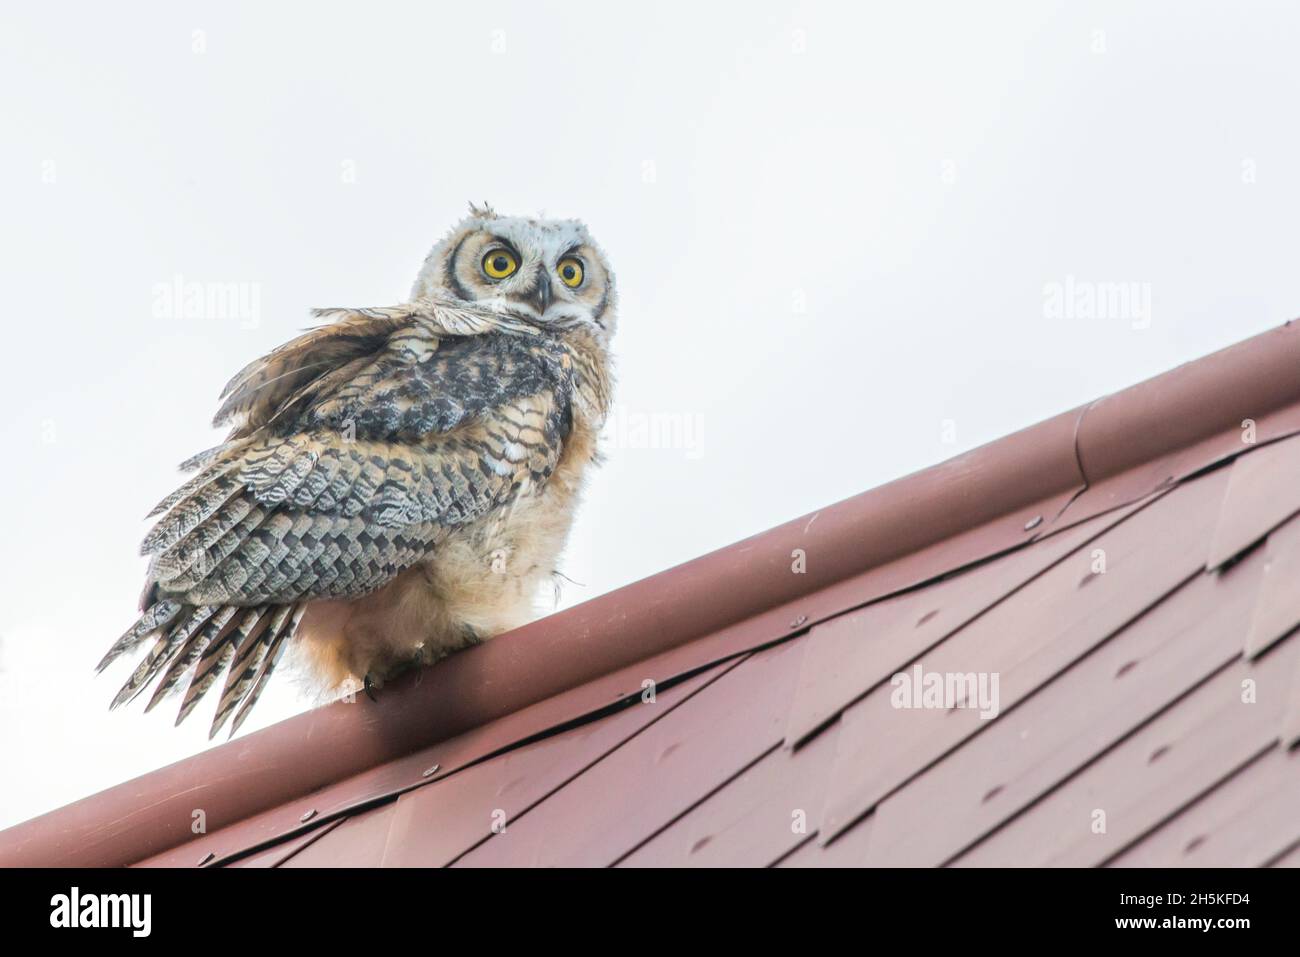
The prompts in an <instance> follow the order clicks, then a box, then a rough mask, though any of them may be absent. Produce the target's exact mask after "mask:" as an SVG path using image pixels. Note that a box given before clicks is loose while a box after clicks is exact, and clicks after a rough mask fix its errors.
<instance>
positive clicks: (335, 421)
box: [100, 307, 572, 734]
mask: <svg viewBox="0 0 1300 957" xmlns="http://www.w3.org/2000/svg"><path fill="white" fill-rule="evenodd" d="M470 315H471V318H472V319H473V321H474V322H479V321H481V319H480V317H478V316H477V315H474V314H470ZM444 323H445V317H443V316H439V315H436V314H435V313H434V312H433V311H432V310H429V309H427V308H424V307H421V308H420V309H411V308H409V307H396V308H395V309H393V310H364V311H357V312H350V313H347V314H345V315H343V316H339V317H338V319H337V320H336V323H335V324H334V325H332V326H327V327H325V328H323V329H318V330H313V331H312V332H309V333H308V334H306V335H305V336H301V337H299V338H298V339H296V340H294V341H293V342H291V343H289V344H288V345H286V346H284V347H281V348H280V349H278V350H276V351H275V352H273V353H271V354H270V355H268V356H267V357H265V358H264V359H262V360H259V361H258V362H257V363H254V364H253V365H251V366H249V367H248V368H247V369H246V370H245V371H244V372H242V373H240V375H239V376H237V377H236V378H235V380H234V381H233V382H232V384H231V386H229V387H227V390H226V404H225V405H224V406H223V408H222V411H221V412H219V413H218V419H219V420H226V421H229V420H233V421H235V423H236V425H235V429H234V431H233V432H232V433H231V437H230V439H229V440H228V441H227V442H226V443H225V444H224V445H223V446H220V447H218V448H217V449H215V450H212V452H211V453H209V454H207V456H206V457H203V458H200V459H198V460H197V465H198V468H199V471H198V473H197V474H196V475H195V476H194V477H193V478H192V479H191V480H190V481H188V482H186V483H185V484H184V485H183V486H181V488H179V489H178V490H177V491H176V492H175V493H173V494H172V495H170V496H168V497H167V498H166V499H164V501H163V502H161V503H160V504H159V506H158V508H157V509H155V514H156V513H158V512H162V513H163V514H162V517H161V518H160V519H159V521H158V523H157V524H156V525H155V526H154V528H153V529H152V530H151V531H150V532H149V534H148V536H147V537H146V539H145V541H144V545H143V551H144V553H145V554H148V555H151V556H152V562H151V565H150V576H149V577H150V586H149V587H148V588H147V590H146V595H147V596H148V599H149V601H148V602H147V603H146V604H147V607H145V609H144V612H143V615H142V617H141V618H140V619H139V621H138V622H137V623H136V624H135V625H134V626H133V627H132V628H131V629H130V630H128V631H127V633H126V634H125V635H123V636H122V638H121V639H119V641H118V642H117V643H116V644H114V646H113V647H112V649H110V651H109V653H108V654H107V655H106V656H105V658H104V660H103V661H102V662H101V663H100V668H101V669H102V668H103V667H105V666H107V665H108V663H109V662H111V661H112V660H114V659H115V658H117V657H118V656H119V655H120V654H122V653H124V652H125V651H128V650H130V649H132V648H134V647H136V646H138V645H139V644H140V643H142V642H144V641H146V640H147V639H150V638H153V639H155V640H154V645H153V647H152V648H151V650H150V652H149V653H148V654H147V655H146V656H145V658H144V659H143V660H142V661H141V663H140V665H139V666H138V667H137V668H136V670H135V672H134V673H133V674H132V675H131V677H130V679H129V680H128V681H127V682H126V684H125V685H124V686H123V688H122V690H121V691H120V692H119V693H118V695H117V698H116V699H115V700H114V702H113V706H117V705H119V704H122V703H124V702H126V701H129V700H131V699H132V698H134V697H135V696H136V695H138V694H139V693H140V692H141V691H142V690H143V689H144V688H145V687H146V686H147V685H148V684H149V683H150V682H151V681H152V680H153V679H154V678H155V677H157V676H158V675H160V674H161V675H162V678H161V680H160V682H159V684H158V688H157V690H156V692H155V694H154V696H153V699H152V700H151V701H150V703H149V707H150V708H152V707H153V706H154V705H155V704H157V703H158V702H159V701H160V700H161V699H162V698H163V697H164V696H166V695H167V694H168V693H169V692H170V691H171V690H173V689H175V688H177V687H178V685H179V683H180V681H181V680H182V678H183V677H184V676H185V675H186V674H187V673H188V672H191V671H192V677H191V679H190V683H189V686H188V689H187V691H186V694H185V697H184V700H183V703H182V706H181V713H180V717H179V718H178V723H179V721H180V720H183V719H184V718H185V717H186V716H187V715H188V714H189V712H190V711H191V710H192V709H193V708H194V706H195V705H196V704H197V703H198V701H199V699H200V698H201V697H202V695H203V694H204V693H205V692H206V691H207V690H208V689H209V688H210V687H211V685H212V684H213V683H214V682H215V681H216V679H217V677H218V676H219V675H220V673H221V672H222V670H224V669H226V668H227V667H228V668H229V672H228V675H227V679H226V684H225V689H224V690H223V692H222V696H221V701H220V703H219V704H218V707H217V715H216V718H215V719H214V721H213V726H212V733H213V734H215V733H216V731H217V730H218V728H219V727H220V726H221V724H222V723H223V722H224V721H225V720H226V718H227V717H228V716H229V715H230V714H231V713H232V712H233V711H234V710H235V709H236V708H238V709H239V711H238V714H236V716H235V724H234V727H235V728H237V727H238V726H239V724H240V723H242V721H243V719H244V717H246V716H247V713H248V710H249V709H250V708H251V707H252V704H253V702H254V701H255V700H256V698H257V696H258V695H259V694H260V692H261V689H262V688H263V687H264V685H265V683H266V680H267V678H269V676H270V673H271V671H272V670H273V668H274V667H275V663H276V661H277V660H278V657H279V655H280V653H281V652H282V651H283V650H284V648H285V646H286V643H287V641H288V640H289V639H290V638H291V637H292V635H293V632H294V629H295V628H296V626H297V622H298V619H299V617H300V616H301V614H302V610H303V607H304V604H305V602H306V601H307V600H310V599H314V598H322V597H347V596H359V595H363V594H366V593H367V592H370V591H373V590H374V589H376V588H379V587H381V586H382V585H384V584H385V583H387V582H388V581H390V580H391V579H392V578H393V577H395V576H396V575H397V574H398V573H399V572H400V571H402V570H403V569H405V568H408V567H410V566H411V565H413V564H415V563H416V562H418V561H419V560H420V559H422V558H423V557H424V556H425V555H427V554H428V552H429V551H430V549H431V548H432V547H433V545H434V544H435V543H436V542H437V541H438V539H439V538H440V537H441V536H442V535H443V534H445V532H446V531H447V530H448V529H449V528H451V527H454V526H456V525H460V524H463V523H465V522H469V521H472V520H474V519H476V518H479V517H481V516H483V515H486V514H487V513H489V512H491V511H492V510H493V509H495V508H500V507H503V506H505V505H507V504H508V503H509V502H510V501H511V500H512V499H513V498H514V496H516V495H518V494H520V493H521V492H523V491H525V490H527V489H530V488H533V487H536V486H538V485H540V484H542V483H544V482H545V481H546V480H547V478H548V477H549V476H550V474H551V471H552V470H553V469H554V467H555V464H556V462H557V460H558V458H559V455H560V450H561V448H562V445H563V442H564V439H565V437H566V435H567V432H568V427H569V403H570V396H571V390H572V387H571V382H570V376H569V360H568V357H567V353H565V352H564V351H563V350H560V349H558V348H557V347H556V346H555V344H554V342H553V341H552V340H550V339H549V338H547V337H545V336H542V335H540V334H538V333H537V332H536V330H535V329H534V328H532V327H523V328H515V327H514V326H513V325H512V324H504V325H502V324H492V325H487V324H484V325H483V326H482V327H481V328H467V327H466V326H463V325H462V326H455V327H454V328H456V329H457V330H458V331H455V332H452V333H450V334H449V333H448V331H447V330H448V326H446V325H445V324H444Z"/></svg>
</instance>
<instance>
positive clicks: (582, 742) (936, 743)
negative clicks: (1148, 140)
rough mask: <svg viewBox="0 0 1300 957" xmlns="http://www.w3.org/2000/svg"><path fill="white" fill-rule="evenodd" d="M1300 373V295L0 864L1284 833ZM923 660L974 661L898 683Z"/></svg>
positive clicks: (84, 820)
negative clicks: (1171, 356)
mask: <svg viewBox="0 0 1300 957" xmlns="http://www.w3.org/2000/svg"><path fill="white" fill-rule="evenodd" d="M1297 370H1300V324H1288V325H1286V326H1284V327H1280V328H1277V329H1274V330H1271V331H1269V332H1266V333H1264V334H1262V335H1260V336H1256V337H1254V338H1252V339H1249V340H1247V341H1245V342H1243V343H1241V344H1239V345H1237V346H1233V347H1231V348H1229V349H1226V350H1224V351H1222V352H1219V353H1215V354H1214V355H1211V356H1208V357H1206V358H1204V359H1200V360H1198V361H1196V362H1193V363H1189V364H1187V365H1184V366H1181V367H1179V368H1177V369H1175V370H1173V371H1171V372H1168V373H1166V374H1164V375H1161V376H1158V377H1156V378H1154V379H1152V380H1149V381H1147V382H1144V383H1142V384H1139V385H1137V386H1134V387H1132V388H1130V389H1126V390H1124V391H1123V392H1120V393H1117V394H1115V395H1112V396H1107V397H1105V398H1103V399H1100V400H1098V401H1096V402H1093V403H1091V404H1089V405H1087V406H1085V407H1082V408H1079V409H1075V410H1072V411H1070V412H1067V413H1065V414H1062V415H1059V416H1056V417H1055V418H1052V419H1049V420H1047V421H1045V422H1042V423H1040V424H1038V425H1035V426H1032V427H1031V428H1028V429H1025V430H1023V431H1021V432H1018V433H1016V434H1014V435H1011V436H1008V437H1006V438H1003V439H1001V440H999V441H996V442H993V443H991V444H989V445H986V446H983V447H981V448H979V449H976V450H974V451H972V452H969V453H967V454H964V455H961V456H958V457H957V458H954V459H952V460H950V461H947V462H944V463H942V464H940V465H937V466H934V467H933V468H930V469H927V470H925V471H922V472H919V473H917V474H914V475H911V476H908V477H906V478H903V479H900V480H898V481H896V482H893V483H890V484H888V485H885V486H882V487H880V488H877V489H874V490H872V491H869V492H866V493H863V494H862V495H859V496H856V497H854V498H851V499H848V500H846V501H844V502H840V503H838V504H836V505H833V506H830V507H828V508H825V509H822V510H820V511H818V512H816V513H814V514H812V515H808V516H804V517H802V518H800V519H797V520H795V521H792V522H789V523H786V524H784V525H781V526H779V527H777V528H774V529H772V530H770V531H768V532H765V533H763V534H761V535H758V536H756V537H754V538H750V539H748V540H746V541H743V542H740V543H738V544H736V545H733V546H730V547H728V548H724V549H722V550H720V551H717V552H714V553H712V554H709V555H706V556H704V557H702V558H699V559H696V560H695V561H692V562H688V563H686V564H684V565H681V566H678V567H676V568H672V569H669V570H668V571H665V572H663V573H662V574H659V575H656V576H654V577H652V578H649V579H646V580H643V581H640V582H637V583H635V584H633V585H630V586H628V587H626V588H623V589H620V590H618V591H615V592H611V593H609V594H606V595H604V596H601V597H599V598H596V599H594V600H592V601H589V602H586V603H584V604H582V605H578V606H576V607H573V608H570V609H567V610H565V611H563V612H561V613H558V614H555V615H552V616H550V617H548V618H545V619H542V620H540V621H537V622H535V623H533V624H531V625H529V626H527V627H525V628H522V629H519V630H517V631H515V632H512V633H510V634H508V635H503V636H501V637H500V638H498V639H496V640H494V641H492V642H489V643H487V644H484V645H482V646H478V647H474V648H471V649H469V650H467V651H465V652H463V653H461V654H458V655H455V656H453V657H452V658H450V659H447V660H446V661H444V662H441V663H440V664H438V665H437V666H435V667H433V668H431V669H427V670H425V671H422V672H419V673H417V674H414V675H411V676H407V677H406V678H404V679H402V680H399V681H398V682H396V683H394V684H392V685H390V686H389V687H388V688H386V689H385V691H384V693H383V694H382V696H381V697H380V699H379V701H378V703H373V702H370V701H368V700H367V699H366V698H365V697H364V696H362V697H360V698H358V699H357V700H356V701H354V702H337V703H334V704H332V705H328V706H326V707H323V708H319V709H316V710H314V711H311V712H309V713H306V714H303V715H300V716H298V717H295V718H292V719H290V720H288V721H284V722H281V723H280V724H277V725H275V726H273V727H270V728H267V729H265V730H263V731H260V732H257V733H255V734H251V735H248V736H246V737H243V738H238V739H236V740H234V741H232V742H230V743H228V744H226V745H224V746H222V747H219V748H216V749H213V750H211V751H208V752H205V753H202V754H199V755H197V756H195V757H192V758H189V759H186V760H183V761H180V762H178V763H176V764H173V765H171V766H169V767H166V768H162V769H161V770H158V771H155V772H153V773H151V774H147V775H145V776H143V777H140V778H137V779H135V780H133V781H128V782H126V783H125V784H122V785H119V786H117V787H114V788H111V789H109V790H107V791H104V792H102V793H100V794H98V795H95V796H93V797H90V798H86V799H85V800H82V801H78V802H76V803H74V804H71V805H68V806H67V807H64V808H61V809H59V810H57V811H54V812H51V813H50V814H47V815H44V816H42V817H39V818H36V819H34V820H31V821H28V822H26V823H24V824H21V825H18V826H17V827H14V828H10V829H9V830H7V831H4V832H0V864H2V865H8V866H13V865H32V864H36V865H98V866H112V865H127V864H139V865H146V866H150V865H173V866H185V867H194V866H221V865H229V866H243V867H248V866H258V867H266V866H286V867H294V866H320V865H345V866H365V865H380V864H383V865H389V866H411V865H417V866H433V865H444V864H453V865H457V866H471V865H503V864H504V865H565V864H572V865H610V864H622V865H709V864H729V865H756V866H757V865H770V864H780V865H789V866H836V865H844V864H853V865H856V864H868V865H873V864H890V865H898V864H902V865H939V864H957V865H988V864H996V865H1002V864H1083V865H1099V864H1116V865H1130V864H1132V865H1181V864H1188V865H1218V864H1250V865H1263V864H1269V863H1275V864H1276V863H1288V864H1292V865H1295V864H1297V863H1300V816H1297V815H1296V814H1295V813H1294V808H1295V806H1296V805H1297V802H1300V755H1297V753H1296V751H1295V750H1291V749H1290V748H1289V746H1290V745H1291V744H1293V743H1294V742H1295V741H1296V740H1297V739H1298V738H1300V638H1297V637H1295V636H1293V635H1291V629H1292V628H1293V627H1294V626H1295V625H1297V623H1300V589H1296V588H1295V587H1293V585H1292V583H1293V582H1294V581H1296V578H1297V574H1300V519H1297V518H1294V517H1293V516H1295V515H1296V513H1297V512H1300V373H1297ZM918 666H919V667H920V672H919V673H918V671H917V668H918ZM930 674H938V675H940V676H941V677H944V678H950V677H951V676H957V677H958V678H959V679H963V680H964V678H963V676H971V682H972V683H970V684H961V683H960V681H959V683H958V684H956V685H952V686H951V689H955V691H954V693H956V694H958V697H957V699H956V700H955V701H954V700H953V699H952V697H951V695H950V696H949V698H948V699H946V700H945V699H942V698H940V699H936V700H935V701H933V702H929V701H923V702H922V703H927V704H936V705H938V706H937V707H902V706H900V705H901V704H906V703H907V702H906V701H904V700H902V699H901V698H900V697H899V696H900V695H901V693H902V691H903V690H906V689H908V688H910V687H912V685H910V684H909V682H915V683H916V686H917V687H918V688H924V687H927V685H926V684H925V681H924V676H925V675H930ZM994 681H996V692H997V694H996V698H987V700H986V699H984V698H980V699H979V700H976V698H977V697H979V693H980V692H981V691H989V690H990V689H991V688H992V687H993V682H994ZM980 682H983V684H980ZM963 689H964V690H963ZM990 702H992V703H994V704H995V705H996V707H995V708H988V707H985V705H987V704H989V703H990ZM972 704H978V705H979V706H980V707H972V706H970V705H972ZM981 710H983V711H984V712H985V716H983V717H981V713H980V712H981ZM993 710H996V715H992V714H989V712H990V711H993ZM199 810H201V811H202V812H203V815H202V817H203V819H204V820H205V822H206V832H205V833H199V834H195V833H194V832H193V830H192V828H193V827H194V822H195V820H196V811H199Z"/></svg>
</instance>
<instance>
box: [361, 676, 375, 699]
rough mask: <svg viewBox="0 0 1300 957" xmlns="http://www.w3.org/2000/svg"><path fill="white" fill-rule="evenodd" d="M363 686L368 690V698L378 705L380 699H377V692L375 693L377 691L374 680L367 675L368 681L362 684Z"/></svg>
mask: <svg viewBox="0 0 1300 957" xmlns="http://www.w3.org/2000/svg"><path fill="white" fill-rule="evenodd" d="M362 685H363V686H364V688H365V689H366V697H367V698H369V699H370V700H371V701H373V702H375V704H378V703H379V699H378V698H376V697H375V691H374V689H375V681H374V679H373V678H371V677H370V675H369V674H367V675H366V680H365V681H364V682H362Z"/></svg>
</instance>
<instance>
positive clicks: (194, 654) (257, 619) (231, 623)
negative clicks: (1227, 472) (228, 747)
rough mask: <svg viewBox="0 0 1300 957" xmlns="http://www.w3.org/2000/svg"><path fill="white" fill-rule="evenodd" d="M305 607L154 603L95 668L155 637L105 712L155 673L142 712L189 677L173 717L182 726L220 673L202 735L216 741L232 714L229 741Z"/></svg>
mask: <svg viewBox="0 0 1300 957" xmlns="http://www.w3.org/2000/svg"><path fill="white" fill-rule="evenodd" d="M304 608H305V606H304V605H303V604H301V603H299V604H289V605H259V606H256V607H253V608H240V607H236V606H234V605H199V606H195V605H185V604H182V603H181V602H179V601H176V600H174V599H170V598H164V599H162V600H160V601H157V602H154V603H153V604H151V605H150V606H149V607H148V608H147V609H146V610H145V612H144V614H142V615H141V616H140V619H139V621H137V622H136V623H135V624H134V625H133V626H132V627H131V628H130V629H128V630H127V632H126V634H124V635H123V636H122V637H121V638H119V639H118V640H117V642H116V643H114V645H113V647H112V648H110V649H109V652H108V654H106V655H105V656H104V659H103V660H102V661H101V662H100V663H99V669H98V670H100V671H103V670H104V668H106V667H107V666H108V665H109V664H110V663H112V662H113V661H114V660H115V659H116V658H118V657H119V656H120V655H122V654H124V653H125V652H127V651H130V650H132V649H134V648H136V647H137V646H139V645H140V644H142V643H143V642H145V641H146V640H148V639H149V638H153V639H154V644H153V647H152V648H150V649H149V652H148V653H147V654H146V655H145V656H144V658H143V659H141V661H140V663H139V664H138V665H137V666H136V669H135V671H133V672H132V673H131V676H130V677H129V678H128V679H127V680H126V684H124V685H123V686H122V688H121V690H120V691H118V693H117V696H116V697H115V698H114V699H113V702H112V704H110V705H109V707H110V708H117V707H120V706H121V705H123V704H126V703H127V702H129V701H132V700H134V699H135V698H136V697H137V696H138V695H139V694H140V693H141V692H142V691H144V689H145V688H146V687H147V686H148V685H149V684H150V682H152V681H153V680H154V679H155V678H157V677H158V676H159V675H161V676H162V677H161V678H160V679H159V681H158V684H157V687H156V688H155V690H154V693H153V697H152V698H150V700H149V703H148V705H146V706H145V711H150V710H152V709H153V708H154V707H155V706H156V705H157V704H158V703H159V702H161V701H162V700H163V699H164V698H166V697H168V696H169V695H171V694H173V693H175V692H177V691H179V690H180V687H181V682H182V680H183V679H184V678H185V676H186V675H187V674H188V675H189V676H190V679H189V683H188V685H187V686H186V689H185V696H184V698H183V699H182V702H181V708H180V714H179V715H178V716H177V718H176V723H177V724H180V723H181V722H182V721H184V720H185V719H186V717H188V716H189V714H190V712H191V711H193V710H194V708H195V706H196V705H198V703H199V701H200V700H201V699H202V698H203V696H204V695H205V694H206V693H207V692H208V690H209V689H210V688H211V687H212V686H213V685H214V684H215V683H216V681H217V678H219V677H220V676H221V673H222V672H223V671H225V672H226V683H225V686H224V687H223V688H222V691H221V700H220V701H219V702H218V704H217V713H216V716H215V717H214V718H213V721H212V727H211V730H210V731H209V733H208V737H209V738H211V737H214V736H215V735H216V733H217V731H219V730H220V729H221V726H222V725H223V724H225V722H226V720H227V719H228V718H229V717H230V715H231V714H232V713H233V714H234V715H235V720H234V723H233V724H232V725H231V729H230V733H231V735H232V736H233V735H234V733H235V732H236V731H237V730H239V726H240V725H242V724H243V723H244V720H245V719H246V718H247V717H248V714H249V712H250V711H251V710H252V708H253V705H254V704H255V703H256V702H257V699H258V698H259V697H260V696H261V694H262V691H263V689H264V688H265V687H266V683H267V681H268V679H269V678H270V677H271V672H272V671H274V670H275V666H276V664H277V662H278V661H279V660H280V657H281V655H282V654H283V653H284V649H285V648H286V647H287V645H288V642H289V640H290V639H291V638H292V637H293V634H294V631H295V630H296V629H297V627H298V622H299V621H300V620H301V618H302V613H303V610H304Z"/></svg>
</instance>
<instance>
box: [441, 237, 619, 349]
mask: <svg viewBox="0 0 1300 957" xmlns="http://www.w3.org/2000/svg"><path fill="white" fill-rule="evenodd" d="M441 272H442V275H441V276H439V277H437V278H439V279H440V280H441V281H440V282H439V283H438V284H439V285H441V286H443V287H444V288H446V289H447V291H449V292H450V293H451V294H452V295H454V296H457V297H458V298H461V299H469V300H478V301H487V302H492V303H498V304H499V305H500V306H501V307H502V308H504V309H508V310H510V311H512V312H516V313H518V314H520V315H523V316H526V317H527V318H529V319H532V320H533V321H536V322H543V323H546V324H547V325H555V326H573V325H581V324H591V325H595V326H597V327H599V328H601V329H605V330H606V331H607V332H608V328H607V327H606V326H604V325H603V324H602V322H601V320H602V318H604V317H605V313H606V311H607V309H608V307H609V305H610V299H611V289H610V286H611V282H610V276H609V274H608V272H607V271H606V269H605V267H604V264H603V261H602V258H601V255H600V252H599V251H598V250H597V249H596V248H595V246H594V245H592V244H591V242H590V240H589V239H588V238H587V236H586V231H585V230H583V229H582V228H581V226H580V225H579V224H577V223H574V222H571V221H541V222H539V221H537V220H530V219H509V218H500V217H498V218H493V219H489V220H480V221H477V222H473V223H471V224H467V228H465V229H464V230H463V231H462V232H461V233H460V234H459V235H456V236H453V237H452V239H451V242H450V243H449V245H448V247H447V252H446V258H445V259H444V261H443V269H442V270H441Z"/></svg>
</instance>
